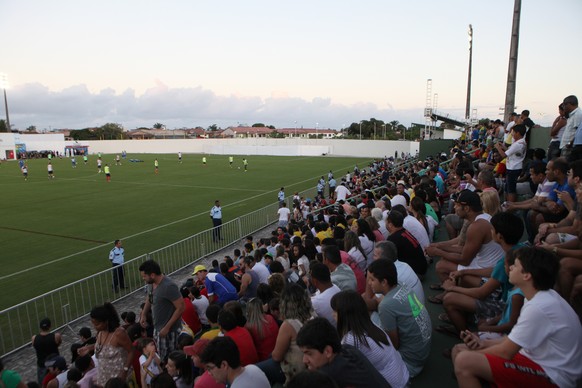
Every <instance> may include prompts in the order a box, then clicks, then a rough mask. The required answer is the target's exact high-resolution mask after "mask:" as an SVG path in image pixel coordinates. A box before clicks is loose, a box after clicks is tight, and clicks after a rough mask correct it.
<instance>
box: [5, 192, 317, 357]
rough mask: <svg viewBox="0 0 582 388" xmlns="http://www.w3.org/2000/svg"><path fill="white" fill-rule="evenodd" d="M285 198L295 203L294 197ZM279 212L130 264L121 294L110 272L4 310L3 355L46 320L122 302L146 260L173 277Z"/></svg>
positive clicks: (139, 285)
mask: <svg viewBox="0 0 582 388" xmlns="http://www.w3.org/2000/svg"><path fill="white" fill-rule="evenodd" d="M315 192H316V191H315V188H312V189H308V190H305V191H302V192H301V193H300V195H302V196H313V195H314V194H315ZM287 200H288V202H289V203H291V197H289V198H287ZM278 208H279V204H278V203H273V204H270V205H268V206H265V207H263V208H261V209H258V210H256V211H253V212H251V213H248V214H245V215H242V216H240V217H238V218H235V219H234V220H231V221H228V222H225V223H224V224H223V225H222V226H221V228H220V237H221V240H220V241H217V242H214V238H213V237H214V233H215V231H214V230H213V228H211V229H207V230H204V231H202V232H200V233H197V234H195V235H193V236H190V237H188V238H185V239H183V240H181V241H178V242H175V243H173V244H171V245H168V246H166V247H163V248H161V249H158V250H155V251H153V252H150V253H148V254H145V255H141V256H139V257H136V258H133V259H131V260H128V261H126V262H125V264H124V265H123V269H124V274H125V286H126V288H125V289H121V290H120V291H119V292H115V291H114V290H113V284H112V279H113V269H112V268H111V269H107V270H104V271H101V272H99V273H96V274H94V275H91V276H88V277H86V278H84V279H81V280H78V281H76V282H73V283H71V284H68V285H66V286H62V287H59V288H57V289H55V290H53V291H51V292H47V293H45V294H43V295H40V296H38V297H36V298H33V299H30V300H28V301H25V302H22V303H19V304H17V305H15V306H12V307H10V308H8V309H5V310H2V311H0V354H2V355H7V354H10V353H13V352H15V351H17V350H19V349H21V348H23V347H25V346H27V345H29V344H30V339H31V337H32V336H33V335H34V334H36V333H37V332H38V323H39V322H40V320H41V319H43V318H45V317H49V318H50V319H51V321H52V326H53V328H55V330H60V329H63V328H66V327H69V325H70V324H72V323H73V322H75V321H77V320H79V319H82V318H83V317H85V316H86V315H87V314H88V313H89V312H90V310H91V309H92V308H93V307H94V306H97V305H100V304H103V303H104V302H106V301H113V302H115V301H119V300H120V299H122V298H124V297H126V296H128V295H129V294H132V293H135V292H138V291H140V290H142V289H143V287H144V283H143V280H142V279H141V277H140V274H139V266H140V265H141V264H142V263H143V262H144V261H145V260H148V259H153V260H155V261H157V262H158V263H159V264H160V266H161V268H162V270H163V271H164V273H166V274H169V275H171V274H173V273H175V272H177V271H179V270H181V269H183V268H185V267H188V266H192V265H194V264H196V263H199V262H201V261H204V260H206V259H207V257H208V256H209V255H211V254H213V253H216V252H218V251H220V250H222V249H224V248H226V247H228V246H230V245H233V244H235V243H239V242H241V241H242V239H243V238H244V237H246V236H248V235H250V234H253V233H255V232H257V231H259V230H261V229H263V228H265V227H267V226H269V225H271V224H274V223H275V222H276V221H277V219H278V217H277V210H278Z"/></svg>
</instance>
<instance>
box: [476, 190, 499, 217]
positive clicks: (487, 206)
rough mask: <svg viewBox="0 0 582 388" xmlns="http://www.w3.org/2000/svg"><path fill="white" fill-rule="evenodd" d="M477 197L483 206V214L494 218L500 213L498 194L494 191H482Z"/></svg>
mask: <svg viewBox="0 0 582 388" xmlns="http://www.w3.org/2000/svg"><path fill="white" fill-rule="evenodd" d="M479 196H480V197H481V205H483V213H487V214H489V215H490V216H494V215H495V214H497V213H499V212H500V211H501V204H500V203H499V202H500V201H499V194H497V192H496V191H484V192H482V193H480V194H479Z"/></svg>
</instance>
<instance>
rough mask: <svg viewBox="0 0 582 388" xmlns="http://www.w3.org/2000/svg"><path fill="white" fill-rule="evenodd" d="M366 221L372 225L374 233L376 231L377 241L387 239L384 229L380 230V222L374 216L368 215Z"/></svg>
mask: <svg viewBox="0 0 582 388" xmlns="http://www.w3.org/2000/svg"><path fill="white" fill-rule="evenodd" d="M366 222H367V223H368V225H369V226H370V229H372V233H374V237H376V242H378V241H384V240H386V237H384V235H383V234H382V231H380V224H379V223H378V221H377V220H376V219H375V218H374V217H372V216H368V217H366ZM382 223H383V224H385V222H382Z"/></svg>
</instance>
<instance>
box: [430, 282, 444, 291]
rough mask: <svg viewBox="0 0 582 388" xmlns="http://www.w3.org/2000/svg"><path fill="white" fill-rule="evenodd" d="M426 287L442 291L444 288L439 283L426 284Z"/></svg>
mask: <svg viewBox="0 0 582 388" xmlns="http://www.w3.org/2000/svg"><path fill="white" fill-rule="evenodd" d="M428 288H430V289H431V290H435V291H444V290H445V289H444V288H443V285H442V284H441V283H435V284H431V285H430V286H428Z"/></svg>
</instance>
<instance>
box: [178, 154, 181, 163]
mask: <svg viewBox="0 0 582 388" xmlns="http://www.w3.org/2000/svg"><path fill="white" fill-rule="evenodd" d="M178 162H179V163H180V164H182V152H181V151H179V152H178Z"/></svg>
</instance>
